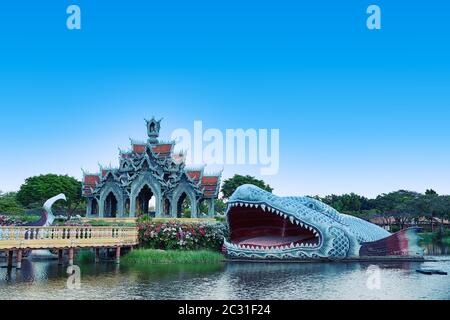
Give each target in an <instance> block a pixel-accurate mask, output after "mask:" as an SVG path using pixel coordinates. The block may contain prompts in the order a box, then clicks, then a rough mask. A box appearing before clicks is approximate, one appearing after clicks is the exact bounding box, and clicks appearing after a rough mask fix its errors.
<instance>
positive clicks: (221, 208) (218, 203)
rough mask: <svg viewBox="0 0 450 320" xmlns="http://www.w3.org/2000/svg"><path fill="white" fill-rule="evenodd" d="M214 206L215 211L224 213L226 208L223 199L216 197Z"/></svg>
mask: <svg viewBox="0 0 450 320" xmlns="http://www.w3.org/2000/svg"><path fill="white" fill-rule="evenodd" d="M214 208H215V209H216V213H219V214H224V213H225V211H226V210H227V205H226V204H225V202H224V201H223V199H216V203H215V205H214Z"/></svg>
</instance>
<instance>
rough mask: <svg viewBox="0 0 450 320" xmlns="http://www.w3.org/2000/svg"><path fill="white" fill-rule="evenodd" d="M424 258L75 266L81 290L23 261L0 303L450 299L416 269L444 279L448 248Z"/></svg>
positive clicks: (7, 277) (6, 281)
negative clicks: (433, 272) (439, 272)
mask: <svg viewBox="0 0 450 320" xmlns="http://www.w3.org/2000/svg"><path fill="white" fill-rule="evenodd" d="M428 252H429V253H432V254H439V255H431V256H427V259H430V260H432V261H427V262H390V263H376V264H373V263H355V262H352V263H344V262H339V263H237V262H233V263H231V262H227V263H222V264H217V265H151V266H145V267H132V268H129V267H125V266H117V265H116V264H114V263H100V264H98V265H95V264H87V265H80V267H81V273H82V274H81V289H80V290H70V289H67V286H66V282H67V275H66V267H62V266H58V265H57V263H56V261H28V260H24V262H23V266H22V270H15V269H12V270H10V271H8V270H7V269H4V268H2V269H0V299H46V300H47V299H49V300H51V299H108V300H110V299H126V300H130V299H150V300H154V299H164V300H166V299H168V300H178V299H195V300H197V299H225V300H228V299H262V300H264V299H333V300H335V299H450V275H447V276H442V275H431V276H430V275H423V274H419V273H417V272H416V271H415V270H416V269H417V268H419V267H424V268H436V269H442V270H444V271H447V272H448V273H450V248H448V247H439V246H429V247H428ZM2 264H4V262H2ZM374 265H375V266H377V267H378V268H379V269H377V270H379V271H373V269H372V268H373V266H374ZM377 274H378V275H379V277H378V278H373V277H374V276H377ZM369 279H371V280H370V281H369ZM373 279H379V282H377V281H376V280H375V281H374V280H373ZM368 282H369V284H372V286H370V287H371V288H372V289H369V288H368V286H367V284H368ZM377 284H379V288H377Z"/></svg>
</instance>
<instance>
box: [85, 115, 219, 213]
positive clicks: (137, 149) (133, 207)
mask: <svg viewBox="0 0 450 320" xmlns="http://www.w3.org/2000/svg"><path fill="white" fill-rule="evenodd" d="M146 123H147V134H148V137H149V138H148V140H147V141H137V140H133V139H132V140H131V148H130V149H129V150H127V151H124V150H120V151H119V166H118V167H117V168H113V167H100V171H99V172H98V173H94V174H92V173H86V172H85V173H84V179H83V196H85V197H86V198H87V200H88V208H87V214H88V215H89V216H95V215H97V214H98V215H99V216H132V217H133V216H135V215H138V214H146V213H149V212H148V209H149V208H148V207H149V205H148V203H146V202H148V201H149V200H150V199H151V198H152V197H155V215H156V216H180V212H179V211H180V210H181V208H180V207H181V205H180V200H184V199H185V198H186V197H187V198H188V199H189V201H190V202H191V216H197V215H198V210H197V208H198V207H199V204H200V203H201V202H202V201H205V200H206V201H207V202H208V204H209V214H210V215H211V214H213V211H214V200H215V199H217V197H218V194H219V188H220V179H221V173H212V174H211V173H210V174H207V173H205V171H204V167H200V168H191V169H189V168H186V165H185V157H184V155H183V154H182V153H175V152H174V147H175V143H174V142H160V141H159V140H158V137H159V130H160V123H161V120H160V121H156V120H155V119H154V118H152V119H151V120H146ZM146 211H147V212H146Z"/></svg>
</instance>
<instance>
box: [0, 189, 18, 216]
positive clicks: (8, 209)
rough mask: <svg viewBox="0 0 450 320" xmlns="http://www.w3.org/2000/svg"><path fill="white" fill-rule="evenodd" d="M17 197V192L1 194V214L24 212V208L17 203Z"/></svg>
mask: <svg viewBox="0 0 450 320" xmlns="http://www.w3.org/2000/svg"><path fill="white" fill-rule="evenodd" d="M16 196H17V193H16V192H8V193H2V192H0V213H4V214H22V213H23V212H24V208H23V207H22V206H21V205H20V204H19V203H18V202H17V198H16Z"/></svg>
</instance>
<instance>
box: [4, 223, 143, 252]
mask: <svg viewBox="0 0 450 320" xmlns="http://www.w3.org/2000/svg"><path fill="white" fill-rule="evenodd" d="M136 244H138V230H137V228H135V227H66V226H51V227H14V226H6V227H5V226H0V250H2V249H48V248H74V247H116V246H132V245H136Z"/></svg>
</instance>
